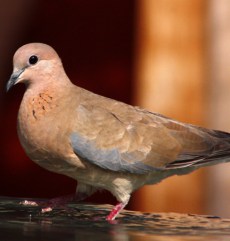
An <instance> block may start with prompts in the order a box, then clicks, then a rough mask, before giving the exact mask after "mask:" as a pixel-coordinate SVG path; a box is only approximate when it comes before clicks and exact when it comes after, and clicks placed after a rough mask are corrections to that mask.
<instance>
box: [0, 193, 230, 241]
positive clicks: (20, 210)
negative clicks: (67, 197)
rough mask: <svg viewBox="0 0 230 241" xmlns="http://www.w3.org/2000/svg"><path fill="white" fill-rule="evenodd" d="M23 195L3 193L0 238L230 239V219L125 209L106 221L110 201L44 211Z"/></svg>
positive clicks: (70, 205)
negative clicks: (112, 220)
mask: <svg viewBox="0 0 230 241" xmlns="http://www.w3.org/2000/svg"><path fill="white" fill-rule="evenodd" d="M20 201H22V199H13V198H6V197H0V240H3V241H8V240H44V241H47V240H55V241H59V240H60V241H61V240H62V241H70V240H84V241H87V240H100V241H103V240H115V241H117V240H119V241H120V240H121V241H123V240H124V241H128V240H138V241H139V240H140V241H145V240H146V241H147V240H148V241H149V240H150V241H151V240H166V241H167V240H180V241H183V240H209V241H212V240H218V241H219V240H221V241H222V240H230V219H221V218H219V217H215V216H201V215H191V214H176V213H151V214H150V213H140V212H132V211H123V212H122V214H121V215H120V216H119V217H118V218H117V220H116V221H114V222H111V223H109V222H107V221H105V218H104V217H105V216H106V215H107V214H108V213H109V210H111V206H110V205H93V204H84V203H81V204H74V203H71V204H69V205H68V209H56V210H53V211H52V212H49V213H45V214H42V213H41V212H40V210H41V209H40V207H36V206H23V205H21V204H19V203H20Z"/></svg>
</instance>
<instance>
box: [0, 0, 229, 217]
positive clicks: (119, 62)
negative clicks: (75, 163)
mask: <svg viewBox="0 0 230 241" xmlns="http://www.w3.org/2000/svg"><path fill="white" fill-rule="evenodd" d="M229 23H230V1H228V0H209V1H207V0H189V1H184V0H174V1H171V0H161V1H158V0H125V1H124V0H109V1H108V0H65V1H61V0H48V1H46V0H34V1H30V0H17V1H14V0H8V1H1V2H0V39H1V41H0V88H1V90H0V98H1V102H0V117H1V118H0V128H1V136H0V154H1V155H0V195H1V196H2V195H5V196H14V197H41V198H44V197H47V198H51V197H56V196H60V195H65V194H69V193H74V192H75V188H76V182H75V181H74V180H71V179H69V178H67V177H64V176H61V175H57V174H54V173H50V172H48V171H46V170H43V169H42V168H40V167H39V166H37V165H36V164H34V163H33V162H32V161H31V160H29V158H28V157H26V155H25V153H24V151H23V150H22V148H21V146H20V144H19V140H18V137H17V131H16V121H17V111H18V108H19V104H20V102H21V99H22V96H23V93H24V86H22V85H18V86H15V88H13V89H12V90H11V91H10V92H9V93H8V94H6V93H5V84H6V82H7V80H8V79H9V76H10V74H11V72H12V57H13V54H14V52H15V50H16V49H17V48H18V47H20V46H21V45H23V44H25V43H29V42H44V43H47V44H49V45H51V46H53V47H54V48H55V49H56V51H57V52H58V53H59V55H60V57H61V58H62V61H63V64H64V67H65V70H66V72H67V74H68V76H69V77H70V79H71V80H72V81H73V82H74V83H76V84H77V85H79V86H81V87H84V88H87V89H89V90H91V91H93V92H96V93H98V94H101V95H104V96H107V97H110V98H114V99H117V100H120V101H123V102H126V103H129V104H134V105H139V106H142V107H144V108H147V109H149V110H151V111H154V112H160V113H162V114H164V115H167V116H169V117H171V118H176V119H178V120H180V121H184V122H189V123H193V124H196V125H201V126H204V127H208V128H214V129H220V130H224V131H229V132H230V108H229V106H230V94H229V91H230V79H229V76H230V75H229V74H230V73H229V72H230V68H229V66H228V63H229V62H230V47H229V46H230V44H229V42H230V24H229ZM229 176H230V165H229V164H223V165H219V166H215V167H211V168H205V169H201V170H199V171H196V172H194V173H192V174H190V175H186V176H181V177H171V178H169V179H167V180H165V181H163V182H162V183H161V184H158V185H154V186H146V187H143V188H142V189H140V190H138V191H137V192H135V193H134V194H133V196H132V199H131V201H130V203H129V206H128V208H129V209H131V210H140V211H145V212H152V211H154V212H166V211H167V212H168V211H172V212H185V213H198V214H214V215H220V216H223V217H230V206H229V203H230V191H229V190H230V177H229ZM87 201H93V202H98V203H111V204H114V203H115V202H116V201H115V199H114V198H113V197H112V195H110V194H109V193H108V192H102V193H99V194H95V195H94V196H93V197H91V198H90V199H88V200H87Z"/></svg>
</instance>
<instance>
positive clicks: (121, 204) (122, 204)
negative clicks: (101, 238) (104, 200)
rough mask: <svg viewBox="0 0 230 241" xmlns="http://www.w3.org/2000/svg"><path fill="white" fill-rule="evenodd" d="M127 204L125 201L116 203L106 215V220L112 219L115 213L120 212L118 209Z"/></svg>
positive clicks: (115, 215)
mask: <svg viewBox="0 0 230 241" xmlns="http://www.w3.org/2000/svg"><path fill="white" fill-rule="evenodd" d="M126 205H127V203H118V204H117V205H116V206H115V207H114V208H113V210H112V211H111V212H110V214H109V215H108V216H107V217H106V220H107V221H112V220H114V219H115V218H116V217H117V215H118V214H119V213H120V211H121V210H122V209H123V208H124V207H125V206H126Z"/></svg>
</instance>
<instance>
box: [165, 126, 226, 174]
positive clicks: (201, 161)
mask: <svg viewBox="0 0 230 241" xmlns="http://www.w3.org/2000/svg"><path fill="white" fill-rule="evenodd" d="M199 131H202V132H203V133H205V135H206V137H205V138H209V140H211V141H210V148H208V149H206V150H203V151H202V152H200V153H197V152H196V153H193V152H182V153H181V154H180V155H179V156H178V158H177V160H175V161H174V162H171V163H169V164H168V165H167V166H166V169H170V170H175V171H176V170H178V174H183V173H187V172H191V171H193V170H195V169H198V168H200V167H203V166H212V165H216V164H219V163H224V162H230V133H227V132H223V131H217V130H209V129H205V128H199Z"/></svg>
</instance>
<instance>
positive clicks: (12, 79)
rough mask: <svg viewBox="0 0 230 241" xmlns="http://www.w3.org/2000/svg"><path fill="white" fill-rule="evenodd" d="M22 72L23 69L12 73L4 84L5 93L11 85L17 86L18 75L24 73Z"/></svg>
mask: <svg viewBox="0 0 230 241" xmlns="http://www.w3.org/2000/svg"><path fill="white" fill-rule="evenodd" d="M24 70H25V68H23V69H19V70H17V71H15V72H13V74H12V75H11V76H10V79H9V80H8V82H7V84H6V92H8V91H9V90H10V89H11V87H12V86H13V85H15V84H17V81H18V79H19V77H20V75H21V74H22V73H23V72H24Z"/></svg>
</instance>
